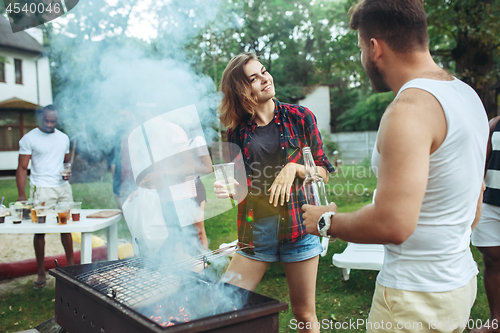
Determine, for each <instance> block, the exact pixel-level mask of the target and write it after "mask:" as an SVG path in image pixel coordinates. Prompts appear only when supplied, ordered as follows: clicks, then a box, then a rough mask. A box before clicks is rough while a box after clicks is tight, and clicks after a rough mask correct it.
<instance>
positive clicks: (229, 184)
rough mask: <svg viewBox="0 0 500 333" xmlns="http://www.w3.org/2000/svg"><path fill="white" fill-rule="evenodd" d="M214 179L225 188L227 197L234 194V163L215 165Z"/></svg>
mask: <svg viewBox="0 0 500 333" xmlns="http://www.w3.org/2000/svg"><path fill="white" fill-rule="evenodd" d="M213 167H214V172H215V179H216V180H217V181H218V182H220V183H222V184H223V185H225V186H226V189H227V192H228V194H229V195H233V194H235V191H234V163H232V162H231V163H223V164H215V165H214V166H213Z"/></svg>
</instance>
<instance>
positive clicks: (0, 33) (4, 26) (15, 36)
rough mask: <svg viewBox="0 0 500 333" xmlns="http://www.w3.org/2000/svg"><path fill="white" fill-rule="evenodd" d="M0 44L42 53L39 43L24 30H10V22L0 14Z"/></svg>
mask: <svg viewBox="0 0 500 333" xmlns="http://www.w3.org/2000/svg"><path fill="white" fill-rule="evenodd" d="M0 46H3V47H8V48H13V49H17V50H21V51H25V52H32V53H42V52H43V45H40V43H38V42H37V41H36V40H35V39H34V38H33V37H31V36H30V35H29V34H28V33H26V32H24V31H19V32H16V33H13V32H12V29H11V27H10V22H9V21H8V20H7V19H5V17H3V16H1V15H0Z"/></svg>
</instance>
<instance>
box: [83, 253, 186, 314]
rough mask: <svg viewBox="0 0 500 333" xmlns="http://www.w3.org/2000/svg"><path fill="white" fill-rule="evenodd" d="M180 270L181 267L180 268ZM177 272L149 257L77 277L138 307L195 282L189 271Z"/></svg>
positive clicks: (102, 291) (121, 300)
mask: <svg viewBox="0 0 500 333" xmlns="http://www.w3.org/2000/svg"><path fill="white" fill-rule="evenodd" d="M176 267H177V268H179V267H178V265H177V266H176ZM173 273H174V272H172V267H165V266H161V265H160V264H159V263H158V262H155V261H152V260H147V259H146V258H134V259H131V260H125V261H123V262H118V263H114V264H112V265H109V266H105V267H101V268H99V269H96V270H94V271H91V272H87V273H84V274H80V275H78V276H76V278H77V279H78V280H80V281H82V282H84V283H86V284H87V285H89V286H90V287H92V288H94V289H95V290H97V291H99V292H100V293H102V294H104V295H107V296H109V297H111V298H113V299H115V300H116V301H118V302H120V303H122V304H125V305H128V306H134V305H137V304H138V303H140V302H143V301H145V300H147V299H151V298H154V297H155V296H157V295H159V294H162V295H165V294H168V293H169V292H172V291H174V290H177V289H178V288H179V287H180V286H182V285H184V284H187V283H190V282H192V281H194V280H195V278H194V277H192V274H191V272H190V271H188V270H178V271H177V274H173ZM181 281H182V282H181Z"/></svg>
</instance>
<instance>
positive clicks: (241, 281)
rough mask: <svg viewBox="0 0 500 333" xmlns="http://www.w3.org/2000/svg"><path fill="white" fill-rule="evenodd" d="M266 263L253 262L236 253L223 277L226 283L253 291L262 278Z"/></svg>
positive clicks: (267, 264) (267, 265)
mask: <svg viewBox="0 0 500 333" xmlns="http://www.w3.org/2000/svg"><path fill="white" fill-rule="evenodd" d="M267 267H269V263H268V262H264V261H259V260H253V259H250V258H247V257H244V256H242V255H240V254H238V253H235V254H234V257H233V259H232V260H231V263H230V264H229V267H228V268H227V271H226V274H225V277H226V279H228V281H227V283H230V284H232V285H234V286H237V287H240V288H244V289H247V290H251V291H253V290H254V289H255V287H257V285H258V284H259V282H260V280H261V279H262V277H263V276H264V273H265V272H266V269H267Z"/></svg>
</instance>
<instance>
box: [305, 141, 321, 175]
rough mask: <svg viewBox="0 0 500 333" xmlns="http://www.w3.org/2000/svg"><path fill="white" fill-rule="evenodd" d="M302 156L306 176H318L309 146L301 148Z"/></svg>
mask: <svg viewBox="0 0 500 333" xmlns="http://www.w3.org/2000/svg"><path fill="white" fill-rule="evenodd" d="M302 156H303V158H304V167H305V171H306V178H307V177H314V176H319V174H318V168H317V167H316V164H315V163H314V158H313V156H312V153H311V148H309V147H304V148H302Z"/></svg>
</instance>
